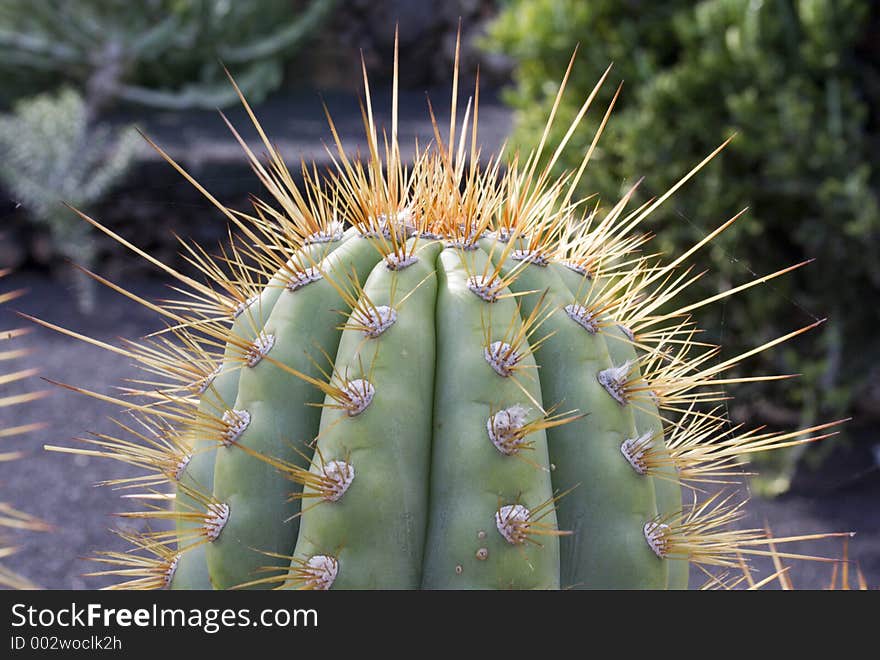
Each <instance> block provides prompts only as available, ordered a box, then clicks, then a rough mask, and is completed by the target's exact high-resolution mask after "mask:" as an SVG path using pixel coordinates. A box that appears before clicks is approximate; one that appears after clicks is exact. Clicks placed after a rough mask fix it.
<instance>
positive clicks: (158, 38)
mask: <svg viewBox="0 0 880 660" xmlns="http://www.w3.org/2000/svg"><path fill="white" fill-rule="evenodd" d="M334 4H335V0H308V2H300V3H298V2H292V1H290V0H267V1H264V2H259V3H248V2H229V1H228V0H147V1H145V2H128V1H127V0H82V1H81V2H76V3H70V2H66V1H64V0H3V2H0V50H2V52H3V57H2V58H0V76H2V78H3V81H4V85H3V87H2V89H0V104H2V103H5V104H12V105H13V112H12V113H10V114H7V115H6V116H4V117H3V118H2V119H0V153H2V154H3V158H2V159H0V185H2V186H3V187H4V188H5V190H6V192H7V193H8V194H9V196H10V197H11V198H12V201H13V202H14V204H15V206H16V208H17V209H18V213H20V214H23V215H24V217H25V218H26V221H27V222H29V223H32V224H34V225H36V231H37V233H38V234H40V235H41V236H42V237H43V238H45V239H48V240H44V241H43V252H46V253H48V254H44V255H43V259H44V260H45V261H47V262H48V263H50V264H53V266H54V264H55V263H56V262H57V261H59V259H58V257H60V258H62V259H64V258H67V259H71V260H73V261H75V262H76V263H78V264H80V265H82V266H86V267H92V266H94V261H95V258H96V252H97V244H96V242H95V240H94V233H93V231H92V229H91V228H90V227H89V225H87V224H85V223H84V222H82V221H81V220H80V219H79V218H77V217H76V216H75V215H74V214H73V213H71V212H70V211H69V210H67V209H65V208H64V207H63V206H62V202H66V203H68V204H70V205H72V206H75V207H77V208H79V209H82V210H86V211H87V210H88V209H89V207H90V206H93V205H94V204H95V203H97V202H99V201H100V200H101V199H102V197H103V196H104V195H105V194H106V193H107V192H108V191H109V190H110V189H111V188H112V187H113V186H114V185H116V184H118V183H120V182H121V181H122V180H124V178H125V176H126V174H127V172H128V170H129V168H130V166H131V165H132V163H133V160H134V158H135V157H136V146H137V144H139V143H141V142H142V141H141V140H140V138H138V137H137V136H136V135H134V134H133V131H131V130H130V128H129V127H124V128H116V127H111V124H110V123H109V122H108V120H107V116H106V115H107V113H108V112H110V111H111V110H112V109H113V108H114V106H115V105H118V104H120V103H122V104H138V105H143V106H150V107H155V108H163V109H173V110H185V109H190V108H211V109H215V108H218V107H224V106H228V105H230V104H232V103H233V102H235V101H236V100H237V98H238V97H237V96H236V94H235V91H234V90H233V88H232V86H231V85H230V84H229V81H228V78H227V77H226V74H225V72H224V70H223V65H224V64H225V65H227V66H230V67H233V68H234V69H235V71H236V80H237V82H238V84H239V85H240V86H241V88H242V90H243V91H244V93H245V94H247V95H248V97H249V98H250V99H251V101H252V102H255V103H258V102H260V101H261V100H262V99H263V98H265V96H266V94H267V93H269V92H270V91H272V90H274V89H276V88H277V87H278V86H279V85H280V84H281V81H282V73H283V66H284V63H285V62H286V61H287V60H288V59H289V58H290V57H291V55H292V54H293V53H295V52H296V51H297V50H299V49H300V48H302V46H303V45H304V44H305V43H307V41H308V40H309V39H310V38H312V37H313V36H314V34H315V31H316V29H317V28H318V27H319V26H320V25H321V23H322V22H323V21H324V20H325V19H326V18H327V17H328V15H329V13H330V10H331V9H332V8H333V6H334ZM59 86H63V89H61V90H60V91H57V92H55V93H53V92H46V91H45V90H47V89H56V88H58V87H59ZM31 95H33V96H31ZM44 229H45V230H47V231H45V232H44V231H42V230H44ZM19 259H21V257H19ZM53 269H54V270H64V271H65V272H66V273H67V272H70V273H71V276H72V277H73V282H74V284H75V287H76V291H77V299H78V302H79V306H80V309H81V310H82V311H84V312H89V311H91V309H92V307H93V304H94V284H93V282H92V280H91V279H89V278H88V277H87V276H85V275H83V274H82V273H81V272H80V271H69V270H67V269H58V268H53Z"/></svg>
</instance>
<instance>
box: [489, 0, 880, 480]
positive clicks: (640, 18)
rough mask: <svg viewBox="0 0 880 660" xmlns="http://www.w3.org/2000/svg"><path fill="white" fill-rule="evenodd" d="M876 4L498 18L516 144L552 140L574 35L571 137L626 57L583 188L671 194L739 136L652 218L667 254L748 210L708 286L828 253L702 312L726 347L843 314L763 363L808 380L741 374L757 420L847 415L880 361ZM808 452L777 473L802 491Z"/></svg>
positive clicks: (638, 7)
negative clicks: (799, 470) (591, 96)
mask: <svg viewBox="0 0 880 660" xmlns="http://www.w3.org/2000/svg"><path fill="white" fill-rule="evenodd" d="M871 7H872V5H871V3H869V2H865V1H864V0H862V1H860V0H700V1H698V2H690V1H688V2H685V1H681V0H670V1H667V2H662V3H655V2H646V1H637V0H595V1H591V2H581V1H580V0H509V1H508V2H507V3H506V4H505V5H504V9H503V10H502V12H501V13H500V15H499V17H498V18H497V19H496V21H495V22H494V24H493V25H492V26H491V28H490V31H489V36H488V38H487V42H486V46H487V47H488V48H489V49H491V50H494V51H500V52H502V53H504V54H506V55H507V56H509V57H510V58H511V59H512V60H513V62H514V64H515V68H514V74H513V75H514V82H515V87H514V88H513V89H510V90H508V92H507V95H506V100H507V101H508V102H509V103H510V104H511V105H512V106H513V107H514V108H515V110H516V131H515V136H514V140H513V142H514V144H515V145H521V146H532V145H534V144H536V142H537V140H538V139H539V138H540V134H541V130H542V129H543V125H544V122H545V120H546V116H547V114H548V111H549V108H550V106H551V104H552V101H553V97H554V95H555V94H556V92H557V90H558V84H559V80H560V79H561V77H562V73H563V72H564V71H565V67H566V65H567V63H568V60H569V58H570V57H571V54H572V52H573V51H574V49H575V46H576V45H578V46H579V50H578V61H577V64H576V65H575V68H574V71H573V74H572V78H571V82H570V87H569V89H568V93H567V95H566V97H565V100H564V103H563V107H562V108H561V110H560V116H559V119H558V120H557V121H556V130H555V135H554V137H555V138H556V139H557V140H558V139H559V138H560V137H561V136H562V134H563V132H564V130H565V128H566V126H567V120H570V119H571V118H572V117H573V116H574V115H575V113H576V111H577V108H578V106H579V105H580V103H581V102H582V100H583V99H584V98H585V97H586V95H587V94H588V93H589V91H590V90H591V89H592V88H593V86H594V84H595V82H596V81H597V80H598V79H599V77H600V76H601V74H602V72H603V71H604V70H605V68H606V67H607V66H608V65H609V63H612V62H613V65H614V66H613V69H612V75H611V79H612V80H615V81H617V80H624V81H625V82H626V84H625V86H624V91H623V93H622V95H621V100H620V102H619V103H618V105H617V107H616V110H615V113H614V115H613V116H612V120H611V123H610V124H609V127H608V129H607V130H606V131H605V133H604V135H603V137H602V139H601V140H600V143H599V145H600V149H599V150H598V152H597V153H596V155H595V157H594V159H593V161H592V162H591V165H590V167H589V168H588V173H587V174H586V175H585V178H584V183H583V192H594V191H598V192H599V193H600V194H601V196H602V198H603V199H604V200H606V202H611V201H613V200H615V199H617V198H619V196H620V194H621V193H622V191H623V190H624V189H626V188H628V187H629V186H630V185H632V184H633V183H634V182H635V181H636V180H637V179H638V178H640V177H642V176H644V177H645V181H644V183H643V184H642V187H641V190H640V195H641V197H642V199H645V198H647V197H649V196H653V195H657V194H659V193H662V192H663V191H665V190H666V189H667V188H668V187H669V186H670V185H672V184H673V183H674V182H675V181H676V180H677V179H678V178H680V177H681V176H682V175H683V174H684V173H686V172H687V171H688V170H690V169H691V168H692V167H693V166H694V165H696V164H697V163H698V162H699V161H700V160H701V159H702V158H703V157H704V156H705V155H707V154H708V153H709V152H711V151H712V149H713V148H714V147H716V146H718V145H719V144H720V143H721V142H722V141H723V140H724V139H725V138H726V137H728V136H730V135H732V134H734V133H736V137H735V139H734V140H733V142H732V143H731V144H730V145H729V146H728V147H727V148H726V149H725V150H724V151H723V152H722V154H721V155H720V156H718V157H717V158H715V160H714V161H713V162H712V163H711V164H710V165H709V166H707V167H706V168H705V169H704V170H703V171H702V172H701V173H700V174H699V175H698V176H697V177H696V178H695V179H694V180H693V181H692V182H691V183H688V184H687V186H686V187H685V188H684V189H682V190H681V191H680V192H678V193H677V194H676V195H675V197H674V198H673V199H672V200H671V201H670V203H667V204H666V205H665V206H664V207H661V208H660V209H659V211H658V213H657V214H656V215H655V217H654V218H653V219H652V220H651V222H650V223H649V224H648V226H647V228H648V229H650V230H652V231H655V232H656V233H657V235H658V238H657V239H656V241H657V242H658V244H659V246H660V247H662V249H663V250H664V251H666V252H680V251H681V249H682V248H683V247H684V246H688V245H691V244H693V242H695V241H696V240H698V239H699V238H700V237H701V236H703V235H705V233H707V232H708V231H709V230H710V229H712V228H714V227H715V226H717V225H718V224H719V223H720V222H722V221H723V220H725V219H727V218H729V217H731V216H732V215H733V214H734V213H735V212H737V211H738V210H740V209H742V208H743V207H748V208H749V210H748V213H747V214H746V215H745V216H744V217H743V218H742V219H741V220H739V221H738V222H737V223H735V224H734V226H733V227H732V228H731V229H729V230H728V231H726V232H725V233H724V234H723V235H722V236H721V237H719V239H717V240H716V241H715V242H714V245H713V246H712V247H710V248H707V253H706V254H703V255H702V257H701V258H700V257H698V259H701V260H699V261H698V263H705V262H706V261H707V260H708V261H710V262H711V270H710V273H709V274H708V275H707V277H706V278H704V279H705V281H704V283H703V287H702V290H701V291H700V292H694V295H696V294H697V293H702V294H707V293H711V292H713V291H717V290H721V289H723V288H727V287H729V286H731V285H735V284H738V283H740V282H743V281H746V280H748V279H751V278H752V277H754V276H755V275H756V274H757V275H764V274H767V273H770V272H772V271H774V270H777V269H779V268H781V267H784V266H787V265H789V264H792V263H797V262H799V261H802V260H805V259H811V258H815V259H816V263H813V264H811V265H809V266H807V267H805V268H802V269H800V270H798V271H796V272H795V273H792V274H789V275H786V276H784V277H783V278H780V279H778V280H774V281H773V282H771V283H770V284H768V285H764V286H761V287H759V288H757V289H756V290H753V291H750V292H748V293H746V294H744V295H741V296H738V297H735V299H731V300H730V301H729V302H727V303H725V304H723V305H715V306H714V307H715V309H712V310H707V311H703V312H700V313H699V315H698V317H699V321H700V324H701V326H702V327H704V328H707V329H709V331H708V332H707V335H708V338H709V339H712V340H715V341H718V342H721V343H723V344H724V346H725V354H727V355H733V354H734V352H733V351H737V350H744V349H746V348H748V347H752V346H755V345H757V344H760V343H762V342H764V341H767V340H769V339H772V338H773V337H776V336H779V335H782V334H785V333H787V332H789V331H791V330H793V329H795V328H796V327H799V326H802V325H805V324H807V323H809V322H812V321H813V320H814V319H815V318H817V317H826V316H827V317H828V318H829V321H828V322H827V323H826V324H825V325H824V326H822V327H820V328H819V329H817V330H814V331H812V332H811V333H809V334H808V335H804V336H801V337H799V338H797V339H796V340H794V341H793V342H791V344H789V345H785V346H783V347H781V348H778V349H774V350H772V351H769V352H768V354H767V355H765V356H763V357H762V358H760V359H757V358H756V359H754V360H751V361H750V363H749V364H748V365H747V367H746V368H748V370H749V371H750V372H751V373H772V372H775V373H798V374H801V376H800V378H798V379H795V380H792V381H782V382H780V383H776V384H772V385H771V384H765V385H763V386H759V385H755V386H754V387H747V386H744V385H740V386H738V387H737V388H736V391H735V392H732V394H735V395H736V397H737V401H738V402H740V403H739V405H740V408H739V410H740V417H741V418H743V419H747V418H749V417H753V416H757V417H760V418H762V419H770V420H771V421H778V422H780V423H784V424H791V423H792V422H794V423H803V424H808V423H812V422H814V421H815V420H818V419H827V418H828V416H832V417H833V416H838V415H844V414H846V413H847V412H849V411H850V410H852V408H853V405H854V402H855V401H856V400H857V399H858V397H859V396H860V395H861V394H862V393H863V392H864V391H865V390H866V389H867V385H868V383H869V382H870V380H871V379H872V378H874V379H876V378H877V377H878V373H880V371H877V370H876V369H872V366H871V365H876V364H878V360H880V338H878V336H877V333H876V329H875V327H874V325H875V323H876V321H877V309H876V301H877V300H878V299H880V297H878V293H880V240H878V238H880V211H878V196H877V177H878V171H877V167H876V166H873V167H872V160H873V158H872V157H873V154H874V153H875V151H876V145H877V140H878V133H880V127H878V126H877V125H876V122H877V120H876V117H877V116H878V115H877V112H878V101H880V94H878V91H877V90H878V88H880V85H878V64H880V61H878V60H880V54H878V49H877V48H873V52H872V47H870V44H871V43H875V42H877V41H878V40H880V27H878V25H880V20H878V16H877V13H878V12H877V8H876V7H875V8H874V9H873V11H874V15H873V16H872V15H871V11H872V9H871ZM872 30H873V32H871V31H872ZM872 35H873V36H872ZM615 87H616V83H614V82H612V83H606V85H605V88H604V89H603V91H602V93H601V94H600V96H599V101H600V102H604V103H603V106H602V109H598V110H595V109H594V110H591V112H590V113H589V115H591V116H592V117H589V116H588V119H587V121H586V123H585V125H583V126H582V127H581V129H580V130H579V131H578V133H577V136H576V137H575V139H574V141H573V142H574V144H573V145H572V147H571V148H570V149H569V150H568V159H567V160H566V161H565V162H564V163H563V166H564V167H566V168H571V167H574V166H576V164H577V163H578V162H579V160H580V157H581V154H583V153H584V151H585V149H586V148H587V146H588V145H589V143H590V140H591V139H592V136H593V133H594V130H595V128H596V127H597V126H598V122H599V120H600V118H601V115H602V113H603V112H604V107H607V103H608V102H609V101H610V99H611V96H612V95H613V93H614V90H615ZM870 108H873V113H871V112H869V109H870ZM872 116H873V117H875V119H872V118H871V117H872ZM872 122H873V125H872ZM872 144H873V145H874V146H873V147H872ZM732 405H736V402H734V404H732ZM875 414H876V413H875ZM822 444H823V443H819V446H821V445H822ZM802 453H804V452H803V449H800V450H795V451H792V452H789V454H788V455H787V456H786V457H785V458H784V459H783V461H782V464H779V465H776V466H775V468H776V472H775V475H774V476H772V477H771V478H770V479H769V480H768V481H767V482H765V483H764V486H765V487H766V488H767V489H769V490H782V489H784V488H785V487H787V484H788V479H789V476H790V474H791V472H792V467H793V465H794V462H795V461H796V460H798V458H799V457H800V456H801V454H802ZM806 454H807V456H810V455H812V456H813V458H814V459H815V458H816V456H817V455H816V454H815V453H814V452H813V450H812V449H811V450H809V451H807V452H806Z"/></svg>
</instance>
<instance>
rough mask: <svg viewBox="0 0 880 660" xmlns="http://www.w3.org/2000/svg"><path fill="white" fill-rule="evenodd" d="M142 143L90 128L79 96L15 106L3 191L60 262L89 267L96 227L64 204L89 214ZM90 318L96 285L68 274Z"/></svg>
mask: <svg viewBox="0 0 880 660" xmlns="http://www.w3.org/2000/svg"><path fill="white" fill-rule="evenodd" d="M141 144H142V140H141V138H140V136H139V135H138V134H137V133H136V132H135V131H134V130H132V129H131V128H126V129H122V130H111V129H110V128H109V127H107V126H103V125H99V126H97V127H93V126H91V125H90V124H89V121H88V118H87V112H86V107H85V102H84V101H83V99H82V97H81V96H80V95H79V94H78V93H77V92H76V91H74V90H73V89H70V88H65V89H62V90H61V91H60V92H59V93H57V94H41V95H39V96H36V97H33V98H29V99H23V100H20V101H18V102H16V104H15V107H14V111H13V113H11V114H8V115H2V116H0V153H2V154H3V158H2V159H0V183H2V186H3V188H4V189H5V190H6V191H7V192H8V193H9V195H10V196H11V197H12V198H13V199H14V200H15V201H16V202H18V203H19V204H21V206H22V207H23V209H24V211H25V212H26V213H27V215H28V218H30V219H31V220H33V221H34V222H36V223H38V224H40V225H43V226H44V227H45V228H46V229H47V230H48V233H49V236H50V238H51V242H52V248H53V251H54V252H55V254H56V255H57V256H58V257H61V258H66V259H70V260H72V261H74V262H75V263H77V264H79V265H82V266H85V267H87V268H88V267H91V266H92V265H93V262H94V259H95V256H96V255H95V242H94V240H93V237H92V227H91V225H89V224H88V223H86V222H84V221H82V220H81V219H80V218H78V217H77V216H76V215H75V214H74V213H72V212H71V211H70V210H69V209H67V208H65V207H64V203H67V204H70V205H71V206H73V207H75V208H77V209H80V210H82V211H87V210H88V208H89V206H90V205H91V204H94V203H95V202H97V201H98V200H100V199H101V197H102V196H103V195H104V194H105V193H107V192H108V191H109V190H110V189H111V188H112V187H113V186H114V185H115V184H117V183H118V182H119V181H120V180H121V179H122V177H123V176H124V175H125V173H126V172H127V170H128V168H129V165H130V164H131V162H132V160H133V158H134V156H135V153H136V150H137V149H138V148H140V146H141ZM70 272H71V273H72V276H73V277H74V283H75V284H76V285H77V288H78V302H79V305H80V307H81V309H83V310H84V311H91V309H92V306H93V303H94V293H93V286H94V283H93V282H92V280H91V279H90V278H88V277H87V276H85V275H84V274H82V273H81V272H80V271H78V270H76V271H70Z"/></svg>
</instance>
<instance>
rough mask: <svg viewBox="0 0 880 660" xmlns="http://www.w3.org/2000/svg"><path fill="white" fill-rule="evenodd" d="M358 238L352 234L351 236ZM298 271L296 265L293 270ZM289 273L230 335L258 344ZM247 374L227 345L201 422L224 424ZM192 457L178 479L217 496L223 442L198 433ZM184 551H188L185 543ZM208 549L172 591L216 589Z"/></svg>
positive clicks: (204, 389)
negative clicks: (216, 478)
mask: <svg viewBox="0 0 880 660" xmlns="http://www.w3.org/2000/svg"><path fill="white" fill-rule="evenodd" d="M352 233H357V232H355V231H354V230H350V232H349V236H350V235H352ZM340 243H341V241H340V240H335V241H329V242H323V243H312V244H310V245H307V246H305V247H303V248H302V249H301V250H300V251H298V254H297V261H300V260H305V261H306V262H311V261H315V260H318V261H319V260H320V259H322V258H323V257H324V256H325V255H326V254H328V253H329V252H331V251H332V250H334V249H335V248H336V247H338V246H339V245H340ZM288 267H289V268H293V267H294V262H293V260H292V261H291V262H289V264H288ZM287 273H288V268H283V269H281V270H280V271H279V272H278V273H276V274H275V275H274V276H273V277H272V279H271V280H269V282H267V283H266V286H265V287H264V288H263V290H262V291H261V292H260V294H259V296H258V297H257V298H256V299H252V300H250V301H245V302H244V303H243V304H242V307H241V309H240V310H239V312H238V313H236V315H235V318H234V320H233V323H232V328H231V330H230V334H231V335H233V336H235V337H237V338H240V339H241V340H243V341H245V342H252V341H253V340H254V338H255V337H256V336H257V334H258V333H259V331H260V329H261V328H262V326H263V319H267V318H268V317H269V315H270V314H271V312H272V310H273V309H274V307H275V303H276V301H277V300H278V297H279V296H280V295H281V292H282V291H283V290H284V282H285V278H286V276H287ZM240 373H241V349H240V348H238V347H237V346H236V345H234V344H232V343H229V344H227V345H226V349H225V351H224V355H223V359H222V362H221V364H220V366H219V367H218V370H217V372H216V374H212V375H211V376H209V378H208V380H206V381H205V383H204V384H200V385H199V386H198V389H199V390H200V391H201V394H200V397H199V404H198V409H197V411H196V416H197V418H198V419H200V420H205V419H222V416H223V413H224V412H225V411H226V410H228V409H230V408H231V407H232V404H233V403H234V402H235V398H236V394H237V392H238V382H239V375H240ZM190 442H191V444H192V454H191V455H190V458H189V460H188V461H187V463H186V466H185V468H184V469H183V470H182V472H181V473H180V475H179V476H178V480H179V482H180V483H181V484H183V485H184V486H187V487H189V488H191V489H193V491H196V492H199V493H212V492H213V490H214V463H215V457H216V449H217V446H218V444H217V441H216V439H214V438H212V437H210V436H209V434H207V433H206V432H204V431H202V432H201V433H199V432H198V430H194V431H193V433H192V438H191V440H190ZM198 507H199V503H198V502H196V501H195V500H194V499H193V498H192V497H191V496H189V495H188V494H187V493H185V492H184V491H182V490H179V489H178V492H177V496H176V498H175V508H176V509H177V510H178V511H183V510H187V509H190V510H192V509H197V508H198ZM193 526H194V523H192V522H188V521H182V520H181V521H178V522H177V528H178V530H180V531H181V532H184V531H186V530H187V529H190V528H192V527H193ZM181 545H185V543H182V544H181ZM205 553H206V548H205V547H204V546H198V547H193V548H191V549H190V550H188V551H187V552H183V553H181V555H180V557H179V559H178V562H177V565H176V568H175V571H174V575H173V579H172V581H171V588H172V589H185V590H190V589H211V588H212V587H211V582H210V579H209V574H208V571H207V565H206V561H207V559H206V554H205Z"/></svg>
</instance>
